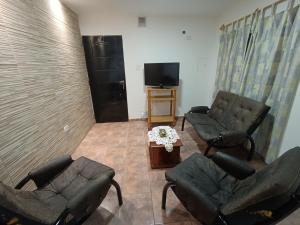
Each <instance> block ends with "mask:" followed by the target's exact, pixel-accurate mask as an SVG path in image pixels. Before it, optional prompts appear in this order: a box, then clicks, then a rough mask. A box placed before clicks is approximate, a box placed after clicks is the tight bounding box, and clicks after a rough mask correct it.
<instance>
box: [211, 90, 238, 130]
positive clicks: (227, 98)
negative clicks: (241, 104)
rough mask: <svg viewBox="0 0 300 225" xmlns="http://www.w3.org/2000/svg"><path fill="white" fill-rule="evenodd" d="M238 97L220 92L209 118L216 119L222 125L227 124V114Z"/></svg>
mask: <svg viewBox="0 0 300 225" xmlns="http://www.w3.org/2000/svg"><path fill="white" fill-rule="evenodd" d="M238 97H239V96H238V95H236V94H233V93H230V92H226V91H219V92H218V94H217V96H216V98H215V100H214V102H213V104H212V106H211V109H210V110H209V111H208V115H209V117H211V118H213V119H215V120H216V121H218V122H219V123H220V124H222V125H223V124H225V121H226V120H227V118H226V116H225V114H226V113H227V112H228V110H229V109H230V108H231V105H232V104H233V103H234V102H235V100H236V98H238Z"/></svg>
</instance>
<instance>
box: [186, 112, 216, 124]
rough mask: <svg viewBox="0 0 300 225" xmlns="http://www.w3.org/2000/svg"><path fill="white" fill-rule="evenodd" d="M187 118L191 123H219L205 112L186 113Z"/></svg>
mask: <svg viewBox="0 0 300 225" xmlns="http://www.w3.org/2000/svg"><path fill="white" fill-rule="evenodd" d="M184 116H185V118H186V120H187V121H189V122H190V123H191V124H211V125H214V124H216V123H217V121H216V120H214V119H212V118H210V117H209V116H208V114H203V113H186V114H185V115H184Z"/></svg>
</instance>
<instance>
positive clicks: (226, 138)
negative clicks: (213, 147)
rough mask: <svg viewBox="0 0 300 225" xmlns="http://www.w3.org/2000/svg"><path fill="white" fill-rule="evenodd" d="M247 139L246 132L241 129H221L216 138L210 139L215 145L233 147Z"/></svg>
mask: <svg viewBox="0 0 300 225" xmlns="http://www.w3.org/2000/svg"><path fill="white" fill-rule="evenodd" d="M247 139H248V134H247V133H246V132H242V131H233V130H228V131H222V132H220V134H219V137H218V138H215V139H214V140H212V142H214V143H216V144H217V145H220V146H224V147H231V146H232V147H233V146H237V145H241V144H243V143H245V142H246V141H247Z"/></svg>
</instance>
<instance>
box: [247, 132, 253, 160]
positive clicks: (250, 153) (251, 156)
mask: <svg viewBox="0 0 300 225" xmlns="http://www.w3.org/2000/svg"><path fill="white" fill-rule="evenodd" d="M248 140H249V141H250V145H251V147H250V152H249V155H248V158H247V160H248V161H250V160H251V159H252V158H253V156H254V153H255V142H254V140H253V138H252V137H251V136H248Z"/></svg>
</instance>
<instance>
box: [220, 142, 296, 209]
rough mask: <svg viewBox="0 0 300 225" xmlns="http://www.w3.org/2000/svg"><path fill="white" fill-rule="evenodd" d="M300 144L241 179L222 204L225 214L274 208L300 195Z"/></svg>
mask: <svg viewBox="0 0 300 225" xmlns="http://www.w3.org/2000/svg"><path fill="white" fill-rule="evenodd" d="M299 162H300V148H299V147H296V148H293V149H291V150H289V151H287V152H286V153H285V154H283V155H282V156H281V157H279V158H278V159H277V160H275V161H274V162H273V163H271V164H270V165H268V166H266V167H265V168H264V169H263V170H261V171H259V172H257V173H255V174H254V175H252V176H250V177H248V178H247V179H245V180H241V181H238V182H237V184H236V186H235V187H234V190H233V192H234V193H233V195H232V197H231V198H230V199H229V201H228V203H227V204H225V205H224V206H223V208H222V212H223V213H224V214H225V215H228V214H231V213H234V212H238V211H241V210H246V209H247V210H249V209H251V210H270V211H275V210H277V209H279V208H280V207H282V206H283V205H284V204H286V203H288V202H289V201H290V200H291V198H292V196H295V197H296V198H299V196H300V165H299Z"/></svg>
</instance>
